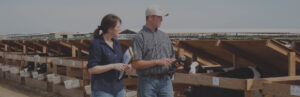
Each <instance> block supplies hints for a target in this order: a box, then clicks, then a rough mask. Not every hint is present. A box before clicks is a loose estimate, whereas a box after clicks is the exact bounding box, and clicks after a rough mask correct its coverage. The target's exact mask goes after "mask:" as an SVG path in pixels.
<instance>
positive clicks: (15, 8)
mask: <svg viewBox="0 0 300 97" xmlns="http://www.w3.org/2000/svg"><path fill="white" fill-rule="evenodd" d="M299 4H300V0H1V1H0V34H2V35H3V34H33V33H49V32H93V31H94V29H95V28H96V27H97V26H98V25H99V24H100V22H101V21H100V20H101V19H102V17H103V16H104V15H106V14H109V13H113V14H116V15H118V16H119V17H120V18H121V19H122V25H121V28H122V29H131V30H134V31H139V30H140V29H141V28H142V26H143V25H144V24H145V10H146V8H147V7H148V6H151V5H159V6H160V7H161V8H162V9H163V10H165V11H166V12H168V13H169V14H170V15H169V16H167V17H163V23H162V25H161V27H160V29H161V30H163V31H165V32H300V11H299V10H300V6H299Z"/></svg>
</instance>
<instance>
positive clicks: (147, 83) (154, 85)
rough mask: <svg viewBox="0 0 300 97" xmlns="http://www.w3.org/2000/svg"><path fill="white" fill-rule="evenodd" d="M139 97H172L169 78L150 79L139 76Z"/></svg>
mask: <svg viewBox="0 0 300 97" xmlns="http://www.w3.org/2000/svg"><path fill="white" fill-rule="evenodd" d="M138 95H139V97H174V94H173V86H172V81H171V79H170V77H169V76H165V77H162V78H151V77H143V76H139V80H138Z"/></svg>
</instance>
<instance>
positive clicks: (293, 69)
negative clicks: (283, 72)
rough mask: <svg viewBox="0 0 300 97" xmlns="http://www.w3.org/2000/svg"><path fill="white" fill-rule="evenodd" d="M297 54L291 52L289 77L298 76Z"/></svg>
mask: <svg viewBox="0 0 300 97" xmlns="http://www.w3.org/2000/svg"><path fill="white" fill-rule="evenodd" d="M295 57H296V53H295V52H290V53H289V62H288V63H289V66H288V67H289V76H296V59H295Z"/></svg>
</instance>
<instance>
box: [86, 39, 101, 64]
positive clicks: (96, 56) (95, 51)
mask: <svg viewBox="0 0 300 97" xmlns="http://www.w3.org/2000/svg"><path fill="white" fill-rule="evenodd" d="M101 55H102V52H101V48H100V47H99V46H97V45H96V44H95V43H91V46H90V51H89V59H88V64H87V68H88V69H89V68H92V67H95V66H96V65H98V64H99V63H100V61H101V58H100V56H101Z"/></svg>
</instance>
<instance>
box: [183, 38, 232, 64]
mask: <svg viewBox="0 0 300 97" xmlns="http://www.w3.org/2000/svg"><path fill="white" fill-rule="evenodd" d="M178 47H179V48H183V49H184V50H185V51H184V52H185V53H190V55H189V56H191V57H190V58H192V54H193V53H195V54H196V55H197V56H198V57H197V61H198V62H200V61H203V62H204V60H205V61H208V60H209V62H210V63H211V64H213V65H216V66H217V67H219V66H221V65H220V63H222V65H224V66H231V65H232V64H231V63H230V62H228V61H226V60H223V59H221V58H219V57H216V56H214V55H212V54H210V53H207V52H205V51H204V50H203V49H201V48H193V47H192V46H190V45H188V44H186V43H184V42H180V43H179V44H178ZM213 65H211V66H213Z"/></svg>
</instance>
